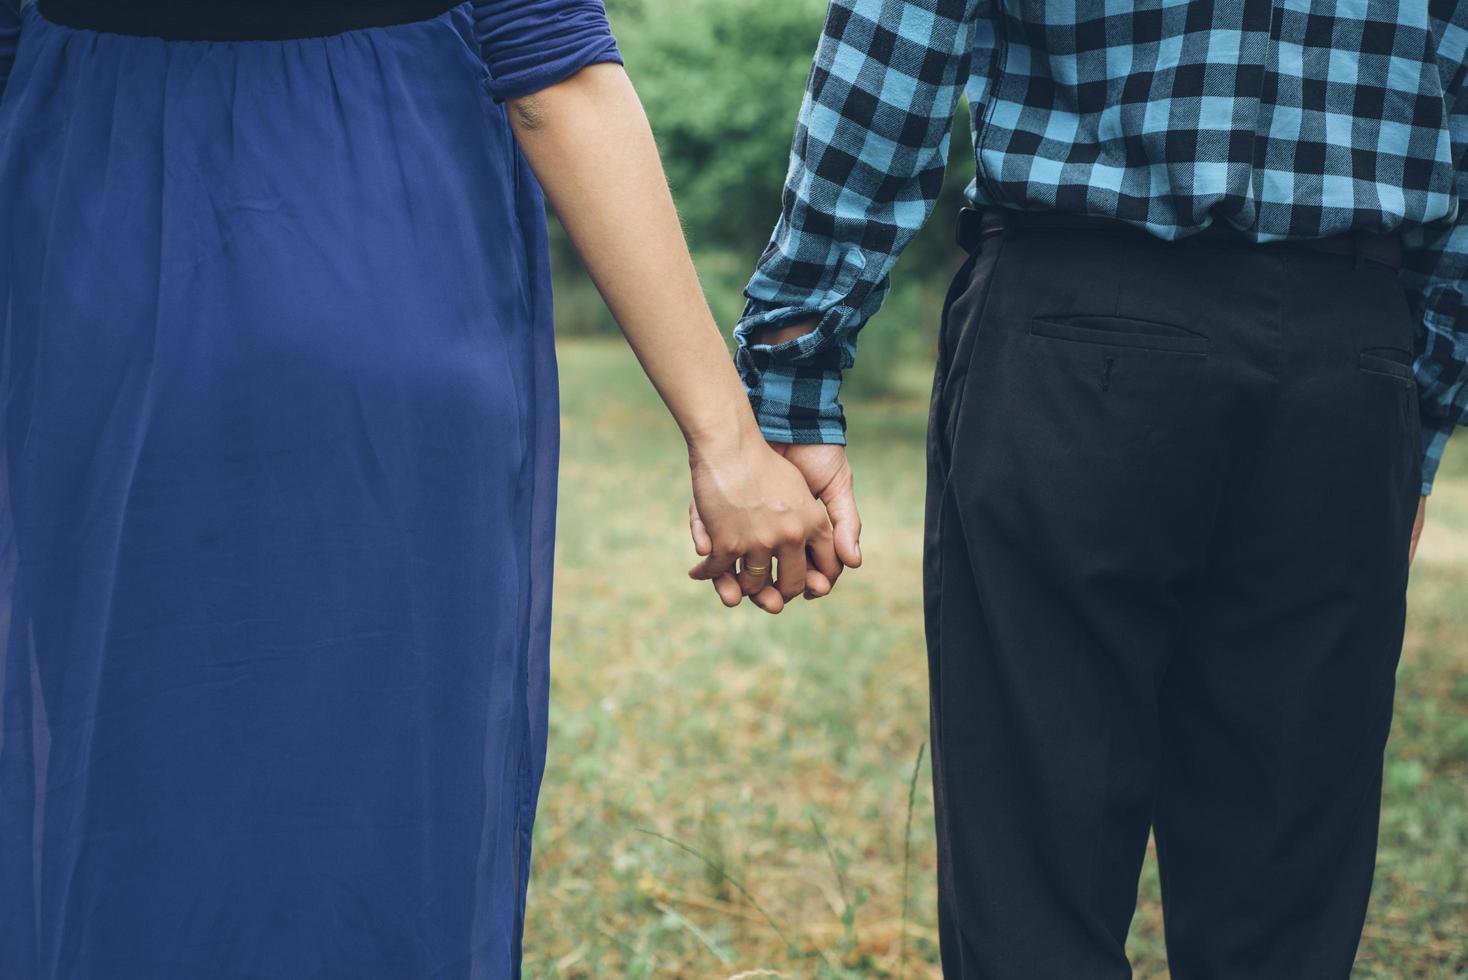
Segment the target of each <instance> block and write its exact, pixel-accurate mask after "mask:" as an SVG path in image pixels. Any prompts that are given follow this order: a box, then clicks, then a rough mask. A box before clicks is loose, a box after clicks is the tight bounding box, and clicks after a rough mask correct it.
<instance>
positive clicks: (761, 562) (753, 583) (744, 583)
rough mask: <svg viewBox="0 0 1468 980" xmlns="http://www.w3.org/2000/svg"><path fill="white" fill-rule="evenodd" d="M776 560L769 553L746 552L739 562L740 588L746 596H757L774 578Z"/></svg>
mask: <svg viewBox="0 0 1468 980" xmlns="http://www.w3.org/2000/svg"><path fill="white" fill-rule="evenodd" d="M774 564H775V562H774V558H773V557H772V555H771V553H770V552H769V551H765V550H762V549H758V550H755V551H746V552H745V553H744V557H743V558H741V559H740V560H739V588H740V589H741V590H742V594H744V595H749V596H752V595H756V594H757V593H759V592H760V591H761V590H762V589H764V588H765V587H766V586H767V585H769V584H770V580H771V578H773V577H774Z"/></svg>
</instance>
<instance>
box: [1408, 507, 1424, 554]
mask: <svg viewBox="0 0 1468 980" xmlns="http://www.w3.org/2000/svg"><path fill="white" fill-rule="evenodd" d="M1426 520H1427V498H1426V497H1423V498H1421V499H1420V500H1418V502H1417V519H1416V520H1414V521H1413V522H1412V543H1411V544H1410V545H1408V546H1407V564H1409V565H1410V564H1412V562H1414V561H1416V560H1417V542H1418V541H1419V540H1421V538H1422V525H1423V524H1424V523H1425V522H1426Z"/></svg>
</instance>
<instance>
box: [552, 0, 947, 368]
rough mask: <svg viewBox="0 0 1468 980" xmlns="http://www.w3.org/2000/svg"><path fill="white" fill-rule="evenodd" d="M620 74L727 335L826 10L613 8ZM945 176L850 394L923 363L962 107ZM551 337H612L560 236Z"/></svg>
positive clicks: (868, 341)
mask: <svg viewBox="0 0 1468 980" xmlns="http://www.w3.org/2000/svg"><path fill="white" fill-rule="evenodd" d="M607 9H608V13H609V15H610V16H611V19H612V25H613V28H614V29H615V31H616V33H617V39H618V43H619V44H620V46H621V49H622V53H623V56H624V57H625V58H626V61H627V69H628V72H629V74H630V75H631V76H632V80H633V82H634V83H635V84H636V86H637V91H638V93H639V95H640V96H641V97H642V101H643V104H644V106H645V107H646V109H647V114H648V117H649V118H650V119H651V120H652V125H653V130H654V132H655V133H656V135H657V139H658V146H659V148H660V149H661V151H662V155H663V162H664V166H665V167H666V169H667V173H668V180H669V182H670V183H671V185H672V187H673V194H674V196H675V198H676V199H677V202H678V209H679V213H680V215H681V217H682V219H683V226H684V231H685V233H686V234H687V236H688V241H689V244H690V245H691V247H692V248H693V250H694V253H695V258H696V259H697V261H698V265H699V270H700V274H701V276H702V278H703V281H704V287H705V290H706V291H707V293H708V295H709V301H710V303H711V304H712V306H713V308H714V313H715V315H716V316H717V317H718V318H719V321H720V323H721V324H724V325H725V326H726V328H727V329H732V328H733V325H734V321H735V320H736V319H737V318H738V316H739V312H740V309H741V307H742V305H743V298H742V290H743V287H744V284H745V283H746V282H747V281H748V280H749V275H750V273H751V272H752V271H753V269H754V263H755V261H756V260H757V259H758V257H759V254H760V251H761V250H762V249H763V248H764V246H765V243H766V242H767V241H768V240H769V235H770V231H771V229H772V228H773V227H774V224H775V220H776V218H777V217H778V216H779V213H780V191H781V187H782V185H783V183H784V178H785V172H786V169H787V168H788V165H789V157H790V141H791V137H792V135H793V133H794V129H795V118H796V114H797V112H798V111H799V109H800V101H801V96H802V94H803V92H804V88H805V80H806V77H807V75H808V74H809V72H810V65H811V56H812V54H813V53H814V51H815V47H816V42H817V40H818V39H819V37H820V33H821V24H822V21H823V19H824V16H825V10H826V3H825V0H608V3H607ZM955 125H956V128H955V131H954V139H953V147H952V154H951V157H950V163H949V170H948V179H947V184H946V186H945V189H944V192H943V198H942V200H940V202H939V204H938V208H937V213H936V216H935V219H934V220H933V221H931V222H930V223H929V226H928V228H927V229H926V230H925V231H924V232H923V234H922V235H921V236H919V238H918V240H917V241H916V242H914V243H913V245H912V247H911V248H910V249H909V250H908V252H907V253H906V254H905V256H904V258H903V260H902V262H901V263H900V264H899V266H898V269H897V274H896V275H895V276H894V284H893V290H892V293H891V294H890V295H889V297H888V300H887V303H886V305H885V307H884V309H883V312H882V313H881V314H880V315H879V316H878V317H877V318H876V319H875V320H874V321H873V324H872V326H871V329H869V330H865V331H864V332H863V334H862V339H861V344H860V354H859V357H858V370H856V371H855V372H852V374H851V375H850V376H849V377H848V380H847V389H846V390H847V391H848V392H850V393H852V394H878V393H886V392H889V391H892V390H894V389H895V388H896V387H898V386H899V384H900V379H901V378H902V377H903V372H902V371H900V370H894V369H893V365H894V364H904V363H906V364H917V363H920V362H921V361H922V360H923V359H925V358H926V356H927V355H928V353H929V352H930V348H931V343H932V338H933V336H934V335H935V334H936V329H937V320H938V315H939V312H940V311H941V306H942V301H943V295H944V293H945V292H946V290H947V286H948V280H949V277H950V276H951V275H952V273H953V271H954V270H955V268H956V266H957V264H958V261H959V258H960V256H959V255H958V252H957V249H956V248H955V247H954V246H953V244H952V227H953V217H952V216H953V213H954V212H955V211H956V210H957V209H958V207H959V206H960V204H961V203H962V193H963V188H964V186H965V185H966V184H967V183H968V181H969V180H970V179H971V178H972V177H973V169H974V165H973V157H972V152H971V150H970V140H969V136H968V125H967V109H966V108H962V109H960V111H959V112H958V114H957V117H956V119H955ZM553 245H554V252H553V254H554V257H555V264H556V269H557V273H558V274H557V283H556V286H557V291H556V296H557V303H558V306H559V313H558V316H557V323H558V329H559V330H560V331H561V332H562V334H565V335H588V334H609V333H612V332H614V331H615V330H616V325H615V324H614V323H613V322H612V320H611V318H610V317H609V316H608V315H607V313H606V311H605V309H604V308H603V306H602V304H601V302H600V300H599V298H598V297H597V295H596V292H595V290H594V289H593V288H592V287H591V286H590V285H589V284H588V283H587V281H586V278H585V276H584V275H583V274H582V271H581V268H580V266H579V263H578V262H577V261H576V257H575V254H574V253H573V252H572V251H571V249H570V247H569V246H568V245H567V243H566V241H565V238H564V236H562V235H561V234H560V233H559V231H557V232H556V233H555V236H554V242H553Z"/></svg>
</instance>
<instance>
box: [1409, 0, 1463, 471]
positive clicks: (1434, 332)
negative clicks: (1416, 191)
mask: <svg viewBox="0 0 1468 980" xmlns="http://www.w3.org/2000/svg"><path fill="white" fill-rule="evenodd" d="M1431 9H1432V12H1433V21H1434V25H1433V26H1434V28H1435V29H1436V33H1437V35H1438V46H1437V47H1438V51H1437V54H1438V61H1439V65H1440V70H1441V72H1442V76H1443V82H1444V88H1445V91H1446V92H1447V98H1448V107H1447V108H1448V132H1449V136H1450V138H1451V140H1452V144H1453V146H1452V152H1453V159H1455V160H1457V161H1458V167H1457V173H1456V178H1455V180H1456V191H1457V195H1458V214H1457V217H1456V219H1455V220H1453V221H1452V222H1444V223H1439V224H1433V225H1425V226H1422V227H1420V228H1417V229H1414V230H1413V231H1412V232H1410V233H1409V234H1408V235H1407V236H1406V244H1407V246H1408V248H1407V260H1406V262H1405V264H1404V266H1403V269H1402V283H1403V285H1404V286H1406V288H1407V297H1408V301H1409V302H1410V304H1411V306H1412V310H1413V313H1414V314H1415V315H1416V317H1417V319H1418V322H1419V327H1418V331H1417V359H1416V363H1415V372H1416V376H1417V391H1418V398H1419V405H1420V406H1421V413H1420V414H1421V419H1422V492H1423V493H1424V494H1427V493H1430V492H1431V491H1432V483H1433V479H1434V477H1435V476H1436V474H1437V469H1438V464H1439V463H1441V462H1442V458H1443V451H1444V450H1445V449H1446V447H1447V443H1448V437H1449V436H1450V435H1452V433H1453V430H1454V429H1456V428H1457V427H1458V426H1460V425H1468V83H1465V75H1468V9H1464V5H1462V4H1457V3H1453V4H1447V3H1442V2H1435V3H1433V4H1432V5H1431Z"/></svg>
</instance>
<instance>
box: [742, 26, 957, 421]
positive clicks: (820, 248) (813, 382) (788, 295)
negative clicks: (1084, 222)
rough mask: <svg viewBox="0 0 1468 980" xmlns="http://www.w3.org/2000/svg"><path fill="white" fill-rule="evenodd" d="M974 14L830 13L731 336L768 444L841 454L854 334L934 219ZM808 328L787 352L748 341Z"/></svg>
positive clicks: (781, 346) (784, 346) (783, 346)
mask: <svg viewBox="0 0 1468 980" xmlns="http://www.w3.org/2000/svg"><path fill="white" fill-rule="evenodd" d="M979 6H980V0H834V2H833V3H832V4H831V6H830V10H829V13H828V14H827V19H826V24H825V29H824V32H823V34H822V37H821V42H820V46H819V47H818V49H817V51H816V58H815V65H814V67H813V68H812V70H811V74H810V81H809V84H808V86H807V89H806V95H805V99H804V101H803V103H802V105H801V109H800V116H799V122H798V124H797V127H796V133H795V143H794V146H793V148H792V151H791V164H790V174H789V177H788V179H787V181H786V184H785V192H784V208H783V213H782V215H781V217H780V221H779V224H778V225H777V226H776V228H775V232H774V235H773V237H772V238H771V241H770V244H769V247H768V248H766V250H765V252H764V255H763V256H762V257H761V259H760V263H759V268H758V271H757V272H756V273H755V276H754V279H753V280H752V281H751V282H750V284H749V286H748V288H747V289H746V291H745V295H746V296H747V298H748V304H747V306H746V308H745V311H744V316H743V317H742V319H741V321H740V324H739V326H738V328H737V329H736V336H737V337H738V338H739V345H740V346H739V351H738V354H737V359H738V364H739V368H740V373H741V375H742V377H743V378H744V382H745V386H746V388H747V389H748V390H749V394H750V400H751V403H752V404H753V407H754V411H755V416H756V418H757V419H758V420H759V423H760V427H761V429H762V430H763V431H764V433H765V435H766V436H767V437H768V438H769V439H771V440H772V441H777V442H826V443H843V442H845V428H846V425H845V419H844V416H843V414H842V410H841V403H840V401H839V399H838V397H837V394H838V389H839V387H840V384H841V372H842V371H843V370H845V369H847V368H849V367H851V365H852V363H853V362H854V360H855V357H856V334H857V331H858V330H859V329H860V328H861V325H862V324H863V323H865V322H866V321H867V319H868V318H869V317H870V316H871V315H872V314H873V313H874V312H876V310H877V307H878V306H880V305H881V302H882V298H883V296H884V295H885V293H886V291H887V284H888V275H889V273H890V272H891V269H892V265H893V263H894V262H895V261H896V259H897V256H898V254H899V253H900V252H901V251H902V249H903V248H904V247H905V246H906V245H907V243H908V242H909V241H911V239H912V237H913V236H914V235H915V234H916V233H917V232H918V230H919V229H920V228H921V227H922V225H923V223H924V222H925V221H926V220H927V217H928V215H929V213H930V212H931V211H932V208H933V204H934V201H935V200H936V198H937V196H938V191H939V189H940V188H941V187H942V184H943V171H944V166H945V164H946V162H947V158H948V144H949V131H950V128H951V125H950V124H951V122H952V118H953V113H954V110H955V109H956V107H957V104H958V98H959V95H960V94H961V92H962V91H963V87H964V85H965V83H966V81H967V77H968V74H969V57H970V53H971V47H972V43H973V38H974V35H975V29H976V25H978V24H979V23H980V21H981V18H980V16H979V14H980V11H979V10H978V8H979ZM807 321H809V322H812V323H813V328H812V329H811V331H810V332H808V333H806V334H805V335H804V336H801V337H799V338H797V339H795V340H791V341H789V342H786V343H783V344H779V345H775V346H770V345H764V344H755V343H752V342H751V338H752V334H753V332H754V331H755V330H757V329H759V328H762V327H769V326H786V325H790V324H795V323H801V322H807Z"/></svg>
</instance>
